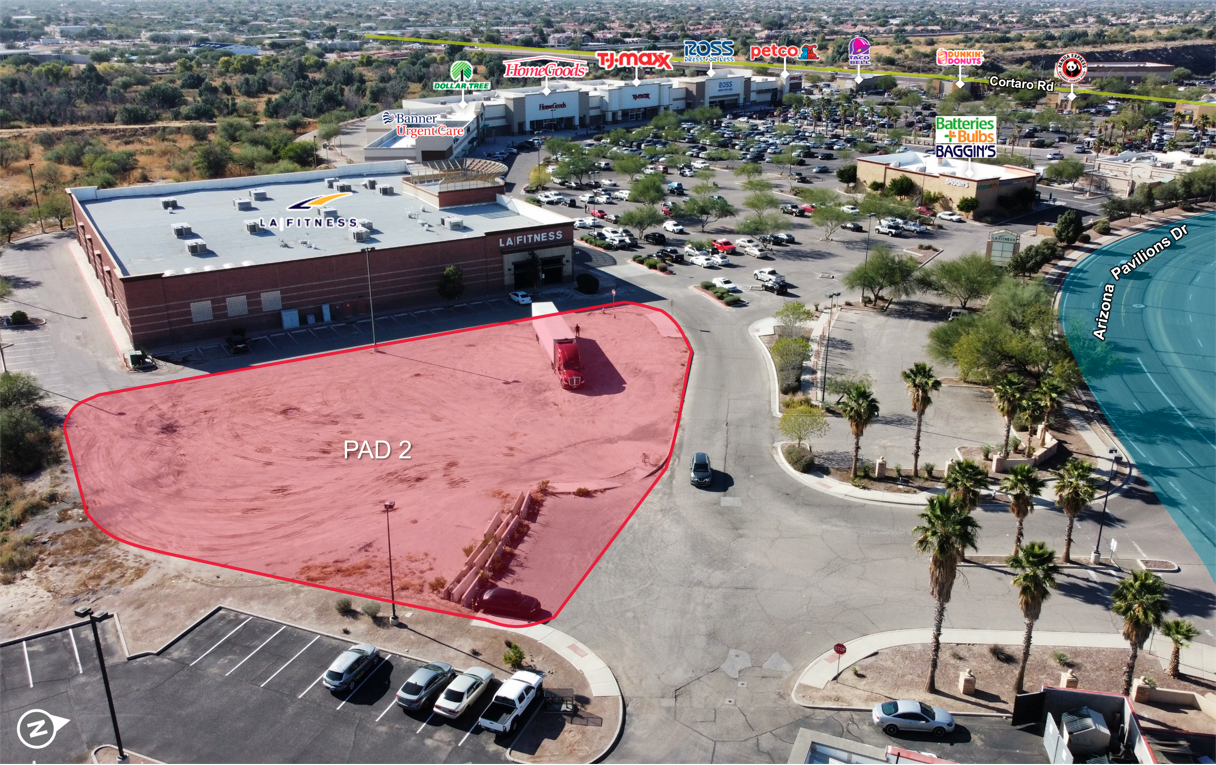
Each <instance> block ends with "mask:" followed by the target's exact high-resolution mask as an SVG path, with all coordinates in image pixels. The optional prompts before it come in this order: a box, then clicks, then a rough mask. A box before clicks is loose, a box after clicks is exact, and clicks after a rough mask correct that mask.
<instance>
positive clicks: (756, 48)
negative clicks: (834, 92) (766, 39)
mask: <svg viewBox="0 0 1216 765" xmlns="http://www.w3.org/2000/svg"><path fill="white" fill-rule="evenodd" d="M748 54H749V58H751V60H752V61H758V60H760V59H762V58H796V59H801V60H803V61H818V60H819V45H818V44H814V45H753V46H752V47H751V48H750V49H749V50H748Z"/></svg>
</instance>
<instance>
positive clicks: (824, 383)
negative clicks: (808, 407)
mask: <svg viewBox="0 0 1216 765" xmlns="http://www.w3.org/2000/svg"><path fill="white" fill-rule="evenodd" d="M827 297H828V301H829V303H828V325H827V327H826V328H825V329H824V333H823V379H821V380H820V381H819V400H820V402H821V403H824V404H826V403H827V402H828V350H829V349H830V348H831V347H832V314H833V313H834V312H835V310H836V298H838V297H840V293H839V292H829V293H828V295H827Z"/></svg>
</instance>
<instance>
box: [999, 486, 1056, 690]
mask: <svg viewBox="0 0 1216 765" xmlns="http://www.w3.org/2000/svg"><path fill="white" fill-rule="evenodd" d="M1022 467H1028V466H1022ZM1005 562H1006V563H1007V564H1008V565H1009V567H1010V568H1012V569H1013V570H1014V571H1016V572H1017V574H1015V575H1014V577H1013V581H1012V582H1010V584H1012V585H1013V586H1014V587H1017V588H1018V605H1020V606H1021V607H1022V618H1023V619H1024V620H1025V621H1026V630H1025V632H1023V633H1022V663H1021V665H1019V666H1018V678H1017V680H1014V681H1013V692H1014V693H1015V694H1016V693H1021V692H1022V684H1023V682H1024V681H1025V680H1026V663H1027V662H1028V661H1030V639H1031V636H1032V635H1033V633H1034V623H1035V622H1037V621H1038V620H1039V614H1041V613H1042V612H1043V601H1045V600H1047V598H1049V597H1051V590H1054V589H1055V587H1056V576H1057V575H1058V574H1059V573H1060V567H1059V566H1057V565H1056V551H1055V550H1053V549H1051V548H1050V547H1048V546H1047V543H1046V542H1027V543H1026V546H1025V547H1023V548H1022V549H1020V550H1017V551H1016V552H1014V554H1013V555H1011V556H1009V558H1008V560H1006V561H1005Z"/></svg>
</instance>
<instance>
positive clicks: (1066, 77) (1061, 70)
mask: <svg viewBox="0 0 1216 765" xmlns="http://www.w3.org/2000/svg"><path fill="white" fill-rule="evenodd" d="M1088 71H1089V64H1087V63H1086V61H1085V57H1084V56H1082V55H1081V54H1080V53H1065V54H1064V55H1063V56H1060V60H1059V61H1057V62H1056V77H1058V78H1060V79H1061V80H1063V81H1064V82H1067V83H1068V84H1069V85H1076V84H1077V83H1078V82H1080V81H1081V80H1084V79H1085V73H1086V72H1088Z"/></svg>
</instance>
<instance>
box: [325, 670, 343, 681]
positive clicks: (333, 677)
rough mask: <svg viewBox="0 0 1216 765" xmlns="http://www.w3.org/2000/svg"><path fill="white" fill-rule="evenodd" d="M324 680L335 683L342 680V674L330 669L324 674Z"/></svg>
mask: <svg viewBox="0 0 1216 765" xmlns="http://www.w3.org/2000/svg"><path fill="white" fill-rule="evenodd" d="M325 679H326V680H328V681H330V682H331V683H336V682H338V681H340V680H341V679H342V673H341V672H336V671H334V670H332V669H331V670H329V671H328V672H326V673H325Z"/></svg>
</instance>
